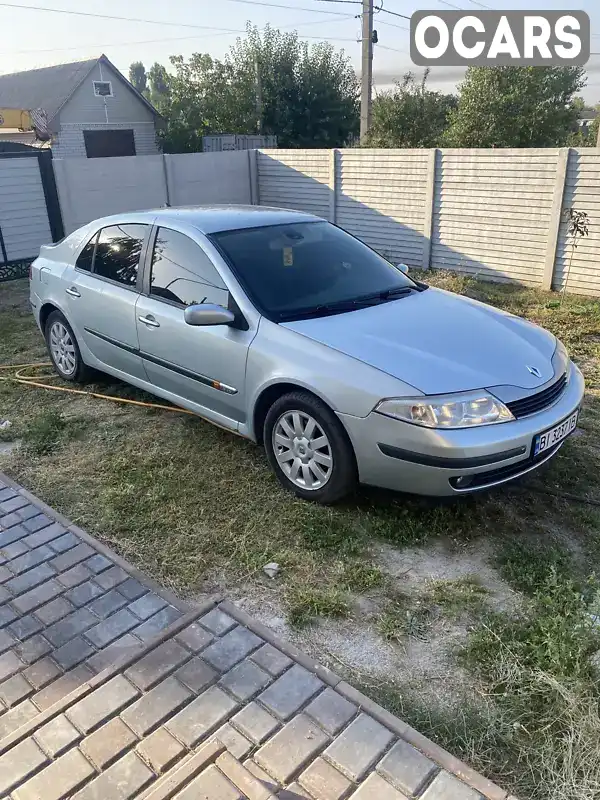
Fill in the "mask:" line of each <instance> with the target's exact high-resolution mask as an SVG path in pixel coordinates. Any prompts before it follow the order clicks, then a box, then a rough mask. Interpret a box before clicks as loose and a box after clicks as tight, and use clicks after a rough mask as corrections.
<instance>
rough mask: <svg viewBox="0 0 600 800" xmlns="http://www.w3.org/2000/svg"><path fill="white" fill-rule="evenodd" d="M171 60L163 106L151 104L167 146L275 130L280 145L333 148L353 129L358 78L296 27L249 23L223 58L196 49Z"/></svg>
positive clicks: (188, 148)
mask: <svg viewBox="0 0 600 800" xmlns="http://www.w3.org/2000/svg"><path fill="white" fill-rule="evenodd" d="M171 64H172V66H173V68H174V74H173V75H169V74H168V73H166V70H165V72H164V75H163V77H165V76H166V80H165V89H166V90H167V91H165V92H164V93H163V95H162V99H163V103H164V105H162V106H160V105H158V106H157V107H158V109H159V111H161V112H162V113H163V114H164V115H165V117H166V118H167V126H166V129H165V130H164V131H163V132H162V134H161V139H162V144H163V148H164V150H165V152H194V151H197V150H199V149H201V141H202V135H203V134H208V133H215V134H216V133H239V134H248V133H263V134H274V135H276V136H277V140H278V143H279V145H280V146H281V147H335V146H339V145H343V144H345V143H347V142H348V140H349V139H350V138H351V136H352V135H353V134H354V133H355V132H356V131H357V130H358V119H359V118H358V81H357V78H356V75H355V73H354V69H353V67H352V65H351V63H350V60H349V59H348V58H347V56H346V55H345V54H344V53H343V51H339V52H338V51H335V50H334V48H333V46H332V45H331V44H328V43H320V44H317V45H313V46H309V45H308V44H307V43H305V42H301V41H300V40H299V39H298V34H297V33H295V32H294V33H282V32H281V31H278V30H276V29H274V28H271V27H270V26H267V27H266V28H265V30H264V31H262V32H261V31H259V30H258V28H256V27H252V26H250V25H249V26H248V28H247V35H246V37H245V38H244V39H241V38H240V39H238V40H237V42H236V43H235V44H234V45H233V46H232V47H231V48H230V50H229V52H228V53H227V55H226V56H225V59H224V60H223V61H219V60H218V59H214V58H212V57H211V56H210V55H206V54H202V53H195V54H194V55H193V56H192V57H191V58H190V59H188V60H186V59H184V58H183V57H182V56H173V57H171ZM163 69H164V68H163ZM153 70H154V67H153V68H152V69H151V70H150V72H149V73H148V79H149V82H150V85H151V88H152V101H153V102H155V100H154V90H155V83H154V79H153ZM155 104H156V103H155Z"/></svg>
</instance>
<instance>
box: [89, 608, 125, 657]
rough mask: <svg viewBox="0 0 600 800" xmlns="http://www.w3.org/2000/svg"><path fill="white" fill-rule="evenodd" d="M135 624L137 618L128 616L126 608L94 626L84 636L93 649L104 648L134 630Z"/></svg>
mask: <svg viewBox="0 0 600 800" xmlns="http://www.w3.org/2000/svg"><path fill="white" fill-rule="evenodd" d="M137 623H138V619H137V617H134V616H133V614H130V613H129V611H127V609H126V608H122V609H121V610H120V611H117V612H116V613H115V614H112V615H111V616H110V617H107V618H106V619H105V620H103V621H102V622H99V623H98V624H97V625H94V627H93V628H90V629H89V630H88V631H87V632H86V634H85V635H86V638H87V639H89V640H90V642H92V644H93V645H94V646H95V647H98V648H101V647H106V645H107V644H110V643H111V642H114V641H115V639H118V638H119V637H121V636H123V634H124V633H127V631H130V630H131V629H132V628H135V626H136V625H137Z"/></svg>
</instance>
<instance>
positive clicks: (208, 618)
mask: <svg viewBox="0 0 600 800" xmlns="http://www.w3.org/2000/svg"><path fill="white" fill-rule="evenodd" d="M198 621H199V622H200V623H201V624H202V625H204V627H205V628H208V630H209V631H212V633H216V635H217V636H222V635H223V634H224V633H227V631H230V630H231V629H232V628H235V626H236V625H237V622H236V621H235V620H234V619H232V618H231V617H230V616H229V615H228V614H225V613H224V612H223V611H221V610H220V609H218V608H213V609H212V611H209V612H208V614H205V615H204V616H203V617H201V618H200V620H198Z"/></svg>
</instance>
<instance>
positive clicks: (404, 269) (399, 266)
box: [396, 264, 408, 275]
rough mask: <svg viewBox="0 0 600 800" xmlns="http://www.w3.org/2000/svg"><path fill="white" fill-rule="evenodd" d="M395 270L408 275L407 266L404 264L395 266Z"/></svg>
mask: <svg viewBox="0 0 600 800" xmlns="http://www.w3.org/2000/svg"><path fill="white" fill-rule="evenodd" d="M396 269H399V270H400V272H403V273H404V274H405V275H408V266H407V265H406V264H396Z"/></svg>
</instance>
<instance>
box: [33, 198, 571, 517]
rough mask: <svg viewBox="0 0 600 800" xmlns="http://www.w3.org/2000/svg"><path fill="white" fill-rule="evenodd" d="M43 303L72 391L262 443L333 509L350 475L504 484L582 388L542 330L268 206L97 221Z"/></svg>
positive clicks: (551, 443)
mask: <svg viewBox="0 0 600 800" xmlns="http://www.w3.org/2000/svg"><path fill="white" fill-rule="evenodd" d="M31 304H32V307H33V312H34V314H35V317H36V320H37V322H38V325H39V327H40V330H41V331H42V333H43V334H44V336H45V338H46V342H47V345H48V350H49V352H50V356H51V358H52V361H53V362H54V365H55V367H56V370H57V372H58V373H59V374H60V375H61V376H62V377H63V378H64V379H65V380H68V381H83V380H84V379H85V378H86V377H87V376H88V374H89V371H90V368H95V369H98V370H101V371H103V372H106V373H109V374H110V375H113V376H115V377H116V378H120V379H122V380H124V381H127V382H129V383H130V384H133V385H134V386H137V387H139V388H141V389H145V390H147V391H149V392H152V393H154V394H155V395H158V396H159V397H161V398H164V399H165V400H169V401H171V402H172V403H175V404H177V405H179V406H183V407H185V408H187V409H190V410H192V411H194V412H196V413H197V414H199V415H200V416H202V417H204V418H205V419H207V420H209V421H210V422H213V423H215V424H216V425H219V426H221V427H223V428H225V429H227V430H229V431H232V432H234V433H237V434H239V435H241V436H243V437H245V438H247V439H251V440H252V441H254V442H257V443H262V444H263V445H264V447H265V450H266V453H267V457H268V459H269V462H270V464H271V466H272V468H273V470H274V472H275V474H276V475H277V477H278V478H279V480H280V481H281V483H282V484H283V485H284V486H285V487H287V488H288V489H291V490H292V491H294V492H296V494H298V495H299V496H300V497H303V498H306V499H309V500H317V501H319V502H322V503H331V502H334V501H336V500H339V499H340V498H341V497H343V496H344V495H346V494H347V493H348V492H350V491H351V490H352V489H353V487H354V486H355V485H356V484H357V483H358V482H361V483H364V484H371V485H374V486H381V487H387V488H391V489H398V490H402V491H406V492H413V493H417V494H425V495H459V494H463V493H467V492H473V491H476V490H480V489H485V488H488V487H490V486H496V485H498V484H501V483H504V482H506V481H509V480H512V479H513V478H516V477H518V476H520V475H523V474H525V473H527V472H529V471H531V470H534V469H536V468H537V467H539V466H540V465H541V464H543V463H544V462H546V461H548V459H550V458H552V456H554V455H555V454H556V452H557V451H558V450H559V448H560V447H561V445H562V444H563V441H564V440H565V438H566V437H567V436H568V435H569V434H570V433H571V432H572V431H573V430H574V429H575V427H576V425H577V415H578V412H579V406H580V403H581V400H582V397H583V391H584V383H583V377H582V375H581V372H580V371H579V369H578V368H577V367H576V366H575V364H573V363H572V362H571V361H570V360H569V357H568V355H567V352H566V350H565V348H564V346H563V345H562V344H561V343H560V342H559V341H558V340H557V339H556V338H555V337H554V336H553V335H552V334H550V333H548V332H547V331H545V330H543V329H542V328H539V327H537V326H536V325H533V324H531V323H529V322H526V321H525V320H523V319H520V318H519V317H515V316H512V315H511V314H506V313H504V312H502V311H499V310H497V309H495V308H491V307H490V306H487V305H483V304H482V303H478V302H476V301H474V300H469V299H467V298H465V297H459V296H457V295H454V294H451V293H450V292H445V291H441V290H439V289H433V288H430V287H428V286H427V285H426V284H424V283H421V282H419V281H416V280H412V279H411V278H410V277H409V276H408V275H407V274H406V272H405V270H404V269H402V268H398V267H395V266H394V265H392V264H390V263H389V262H388V261H386V260H385V259H384V258H382V257H381V256H380V255H378V254H377V253H375V252H374V251H373V250H371V249H370V248H369V247H367V246H366V245H365V244H363V243H362V242H360V241H359V240H358V239H356V238H354V237H353V236H351V235H349V234H348V233H346V232H344V231H343V230H341V229H340V228H338V227H336V226H334V225H331V224H330V223H328V222H325V221H323V220H322V219H319V218H318V217H314V216H311V215H309V214H302V213H299V212H294V211H285V210H281V209H276V208H262V207H256V206H250V207H243V206H231V207H225V206H221V207H219V206H215V207H203V208H181V209H159V210H156V211H144V212H140V213H130V214H119V215H116V216H112V217H106V218H104V219H99V220H96V221H95V222H92V223H90V224H89V225H86V226H85V227H83V228H80V229H79V230H77V231H75V232H74V233H72V234H70V235H69V236H67V237H66V238H65V239H64V240H63V241H62V242H60V243H58V244H54V245H50V246H47V247H43V248H42V250H41V253H40V256H39V258H38V259H36V261H35V262H34V264H33V268H32V275H31Z"/></svg>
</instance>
